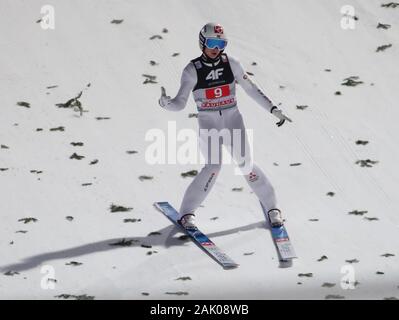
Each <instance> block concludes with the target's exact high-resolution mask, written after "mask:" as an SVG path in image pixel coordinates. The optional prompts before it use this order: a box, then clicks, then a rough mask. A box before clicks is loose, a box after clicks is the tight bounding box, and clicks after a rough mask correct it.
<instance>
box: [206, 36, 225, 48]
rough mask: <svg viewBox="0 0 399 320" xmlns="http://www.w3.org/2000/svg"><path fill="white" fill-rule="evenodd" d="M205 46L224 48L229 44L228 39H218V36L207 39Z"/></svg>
mask: <svg viewBox="0 0 399 320" xmlns="http://www.w3.org/2000/svg"><path fill="white" fill-rule="evenodd" d="M205 46H206V47H207V48H208V49H216V48H218V49H219V50H223V49H224V48H226V46H227V40H224V39H218V38H207V39H206V40H205Z"/></svg>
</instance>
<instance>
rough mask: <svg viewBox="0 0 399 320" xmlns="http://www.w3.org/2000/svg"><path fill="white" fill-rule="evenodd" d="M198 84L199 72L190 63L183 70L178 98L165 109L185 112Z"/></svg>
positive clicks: (172, 100) (171, 101)
mask: <svg viewBox="0 0 399 320" xmlns="http://www.w3.org/2000/svg"><path fill="white" fill-rule="evenodd" d="M196 83H197V72H196V71H195V67H194V65H193V64H192V63H191V62H190V63H189V64H188V65H187V66H186V67H185V68H184V70H183V73H182V76H181V81H180V89H179V92H178V93H177V95H176V97H174V98H173V99H171V100H170V103H169V104H168V105H166V106H165V109H167V110H170V111H180V110H183V109H184V107H185V106H186V104H187V100H188V97H189V96H190V93H191V91H192V90H193V89H194V86H195V84H196Z"/></svg>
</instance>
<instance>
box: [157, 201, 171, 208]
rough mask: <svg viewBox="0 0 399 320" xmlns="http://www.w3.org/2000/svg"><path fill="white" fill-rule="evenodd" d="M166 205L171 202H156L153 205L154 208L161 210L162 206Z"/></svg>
mask: <svg viewBox="0 0 399 320" xmlns="http://www.w3.org/2000/svg"><path fill="white" fill-rule="evenodd" d="M166 204H169V202H167V201H156V202H154V203H153V206H154V207H156V208H158V209H159V208H160V207H161V206H162V205H166Z"/></svg>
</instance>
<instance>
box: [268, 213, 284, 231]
mask: <svg viewBox="0 0 399 320" xmlns="http://www.w3.org/2000/svg"><path fill="white" fill-rule="evenodd" d="M267 214H268V216H269V221H270V225H271V226H272V228H279V227H281V226H282V225H283V224H284V220H283V217H282V216H281V211H280V210H279V209H271V210H269V212H268V213H267Z"/></svg>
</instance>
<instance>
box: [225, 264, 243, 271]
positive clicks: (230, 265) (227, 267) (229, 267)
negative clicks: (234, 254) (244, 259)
mask: <svg viewBox="0 0 399 320" xmlns="http://www.w3.org/2000/svg"><path fill="white" fill-rule="evenodd" d="M239 266H240V265H239V264H238V263H234V264H233V263H232V264H228V265H224V266H223V269H224V270H233V269H237V268H238V267H239Z"/></svg>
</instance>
